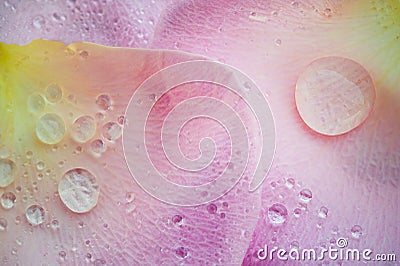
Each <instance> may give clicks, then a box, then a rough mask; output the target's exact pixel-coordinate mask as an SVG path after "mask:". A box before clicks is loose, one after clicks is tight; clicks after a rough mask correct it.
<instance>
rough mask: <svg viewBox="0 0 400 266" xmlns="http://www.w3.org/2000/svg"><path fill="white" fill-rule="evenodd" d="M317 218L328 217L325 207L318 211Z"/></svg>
mask: <svg viewBox="0 0 400 266" xmlns="http://www.w3.org/2000/svg"><path fill="white" fill-rule="evenodd" d="M318 216H319V217H321V218H326V217H327V216H328V208H327V207H325V206H322V207H321V208H320V209H319V212H318Z"/></svg>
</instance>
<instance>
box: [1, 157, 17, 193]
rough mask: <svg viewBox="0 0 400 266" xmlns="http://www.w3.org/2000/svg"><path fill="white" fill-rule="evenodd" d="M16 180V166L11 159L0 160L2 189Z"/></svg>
mask: <svg viewBox="0 0 400 266" xmlns="http://www.w3.org/2000/svg"><path fill="white" fill-rule="evenodd" d="M14 179H15V164H14V162H13V161H11V160H9V159H0V187H3V188H4V187H7V186H8V185H10V184H11V183H12V182H14Z"/></svg>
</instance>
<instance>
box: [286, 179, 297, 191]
mask: <svg viewBox="0 0 400 266" xmlns="http://www.w3.org/2000/svg"><path fill="white" fill-rule="evenodd" d="M294 184H295V181H294V179H293V178H292V177H289V178H288V179H287V180H286V183H285V185H286V187H287V188H288V189H292V188H293V187H294Z"/></svg>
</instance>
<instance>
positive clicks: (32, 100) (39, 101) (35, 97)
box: [28, 93, 46, 113]
mask: <svg viewBox="0 0 400 266" xmlns="http://www.w3.org/2000/svg"><path fill="white" fill-rule="evenodd" d="M45 105H46V102H45V101H44V98H43V96H42V95H40V94H39V93H35V94H32V95H31V96H29V97H28V110H29V112H31V113H40V112H43V110H44V107H45Z"/></svg>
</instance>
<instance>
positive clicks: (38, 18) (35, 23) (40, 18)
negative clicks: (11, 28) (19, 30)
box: [32, 16, 46, 29]
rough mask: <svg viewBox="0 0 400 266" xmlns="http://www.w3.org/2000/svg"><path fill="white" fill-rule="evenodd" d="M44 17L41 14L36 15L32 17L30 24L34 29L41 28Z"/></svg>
mask: <svg viewBox="0 0 400 266" xmlns="http://www.w3.org/2000/svg"><path fill="white" fill-rule="evenodd" d="M45 22H46V21H45V19H44V17H43V16H36V17H34V18H33V21H32V24H33V26H34V27H35V28H36V29H41V28H42V27H43V26H44V24H45Z"/></svg>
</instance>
